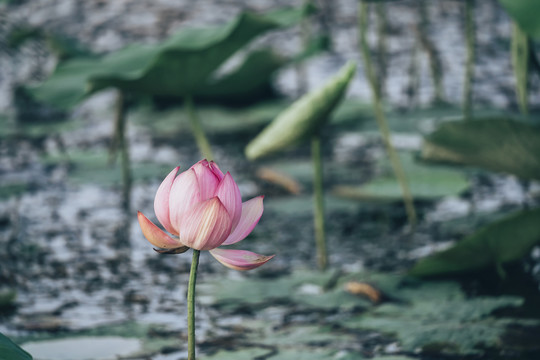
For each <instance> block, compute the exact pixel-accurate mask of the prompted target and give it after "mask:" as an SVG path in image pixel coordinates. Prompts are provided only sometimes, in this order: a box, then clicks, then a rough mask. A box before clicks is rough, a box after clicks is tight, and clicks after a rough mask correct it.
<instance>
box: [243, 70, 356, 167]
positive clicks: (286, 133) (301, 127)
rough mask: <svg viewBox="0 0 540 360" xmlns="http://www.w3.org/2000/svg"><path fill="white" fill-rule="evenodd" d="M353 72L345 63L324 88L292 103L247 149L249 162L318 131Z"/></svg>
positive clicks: (340, 96) (337, 101)
mask: <svg viewBox="0 0 540 360" xmlns="http://www.w3.org/2000/svg"><path fill="white" fill-rule="evenodd" d="M355 71H356V63H355V62H352V61H351V62H349V63H347V64H346V65H345V66H344V67H343V68H342V69H341V70H340V71H339V73H337V74H336V75H335V76H334V77H333V78H331V79H330V80H329V81H328V82H327V83H326V84H325V85H323V86H322V87H320V88H318V89H316V90H315V91H312V92H310V93H308V94H306V95H304V96H303V97H301V98H300V99H299V100H297V101H296V102H294V103H293V104H292V105H291V106H289V107H288V108H287V109H286V110H285V111H283V112H282V113H281V114H280V115H278V117H277V118H275V119H274V120H273V121H272V122H271V123H270V124H269V125H268V126H267V127H266V128H265V129H264V130H263V131H262V132H261V133H260V134H259V135H258V136H257V137H256V138H255V139H253V140H252V141H251V142H250V143H249V144H248V146H247V147H246V156H247V158H248V159H250V160H254V159H257V158H260V157H262V156H266V155H268V154H271V153H274V152H277V151H279V150H283V149H285V148H288V147H290V146H293V145H296V144H298V143H300V142H302V141H303V140H304V139H306V138H308V137H309V136H310V135H312V134H313V133H315V132H316V131H319V129H320V128H321V127H322V126H323V125H324V124H325V123H326V121H327V120H328V119H329V117H330V113H331V112H332V110H334V109H335V108H336V106H337V105H338V104H339V103H340V101H341V99H342V98H343V96H344V94H345V92H346V90H347V86H348V85H349V82H350V81H351V79H352V78H353V76H354V73H355Z"/></svg>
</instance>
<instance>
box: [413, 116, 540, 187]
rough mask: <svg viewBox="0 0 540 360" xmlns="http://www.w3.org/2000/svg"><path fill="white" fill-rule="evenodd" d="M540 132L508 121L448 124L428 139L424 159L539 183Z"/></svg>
mask: <svg viewBox="0 0 540 360" xmlns="http://www.w3.org/2000/svg"><path fill="white" fill-rule="evenodd" d="M538 154H540V128H539V127H538V126H533V125H529V124H526V123H522V122H517V121H512V120H508V119H478V120H471V121H467V122H463V121H459V122H447V123H443V124H442V125H441V126H439V128H438V129H437V130H436V131H435V132H433V133H432V134H430V135H429V136H427V137H426V139H425V143H424V145H423V148H422V155H421V156H422V158H423V159H425V160H430V161H439V162H448V163H454V164H460V165H472V166H477V167H481V168H484V169H488V170H492V171H499V172H507V173H510V174H514V175H516V176H518V177H521V178H524V179H537V180H538V179H540V158H539V157H538Z"/></svg>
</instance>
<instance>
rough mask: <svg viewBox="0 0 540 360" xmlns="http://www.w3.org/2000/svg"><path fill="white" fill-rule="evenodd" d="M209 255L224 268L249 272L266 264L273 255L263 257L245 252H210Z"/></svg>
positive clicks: (219, 250) (222, 250)
mask: <svg viewBox="0 0 540 360" xmlns="http://www.w3.org/2000/svg"><path fill="white" fill-rule="evenodd" d="M210 254H212V256H213V257H214V258H216V260H217V261H219V262H220V263H222V264H223V265H224V266H226V267H228V268H230V269H233V270H240V271H245V270H251V269H255V268H258V267H259V266H261V265H264V264H266V263H267V262H268V261H269V260H270V259H272V258H273V257H274V256H275V255H270V256H265V255H260V254H256V253H254V252H251V251H246V250H225V249H214V250H210Z"/></svg>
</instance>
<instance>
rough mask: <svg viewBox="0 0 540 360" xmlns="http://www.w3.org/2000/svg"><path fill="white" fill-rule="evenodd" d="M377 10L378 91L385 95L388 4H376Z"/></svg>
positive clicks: (380, 94)
mask: <svg viewBox="0 0 540 360" xmlns="http://www.w3.org/2000/svg"><path fill="white" fill-rule="evenodd" d="M375 10H376V14H377V63H378V68H377V69H378V71H379V73H378V74H379V76H378V78H379V81H378V82H377V91H378V92H379V96H380V97H382V96H383V95H384V85H385V83H386V75H387V66H388V64H387V61H386V55H387V53H388V48H387V45H386V27H387V24H388V19H387V17H386V5H385V4H384V3H382V2H379V3H377V4H375Z"/></svg>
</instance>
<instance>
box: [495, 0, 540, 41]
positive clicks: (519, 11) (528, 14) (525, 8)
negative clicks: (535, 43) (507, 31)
mask: <svg viewBox="0 0 540 360" xmlns="http://www.w3.org/2000/svg"><path fill="white" fill-rule="evenodd" d="M499 2H500V3H501V5H502V6H503V7H504V8H505V9H506V11H508V13H509V14H510V16H511V17H512V18H513V19H514V20H515V21H516V22H517V23H518V24H519V26H520V27H521V28H522V29H523V31H525V32H526V33H527V34H528V35H529V36H531V37H533V38H536V39H539V38H540V21H538V14H540V1H538V0H499Z"/></svg>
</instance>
